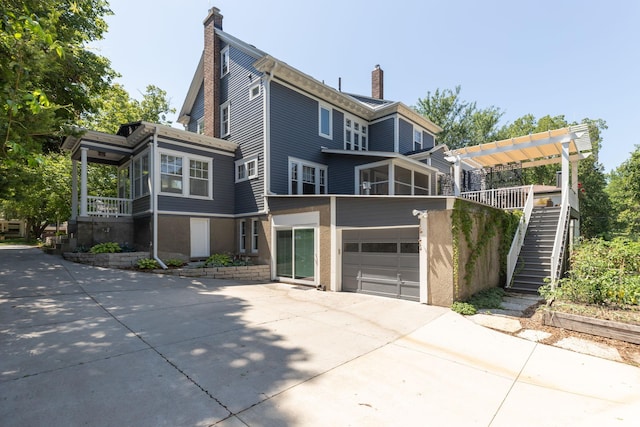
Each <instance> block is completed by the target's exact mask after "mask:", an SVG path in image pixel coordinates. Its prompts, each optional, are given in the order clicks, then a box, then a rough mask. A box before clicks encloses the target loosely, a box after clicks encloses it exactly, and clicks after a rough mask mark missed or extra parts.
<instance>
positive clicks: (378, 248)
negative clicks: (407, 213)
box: [342, 228, 420, 301]
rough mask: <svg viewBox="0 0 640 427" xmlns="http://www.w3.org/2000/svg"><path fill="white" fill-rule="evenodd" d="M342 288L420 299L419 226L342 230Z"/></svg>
mask: <svg viewBox="0 0 640 427" xmlns="http://www.w3.org/2000/svg"><path fill="white" fill-rule="evenodd" d="M342 249H343V251H342V290H343V291H347V292H362V293H367V294H375V295H382V296H387V297H392V298H403V299H408V300H414V301H419V299H420V283H419V276H420V273H419V263H418V250H419V246H418V228H398V229H384V230H379V229H377V230H366V229H364V230H363V229H361V230H345V231H343V232H342Z"/></svg>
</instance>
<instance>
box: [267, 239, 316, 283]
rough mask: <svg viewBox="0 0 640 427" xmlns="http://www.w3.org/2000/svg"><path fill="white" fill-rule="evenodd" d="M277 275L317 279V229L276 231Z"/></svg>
mask: <svg viewBox="0 0 640 427" xmlns="http://www.w3.org/2000/svg"><path fill="white" fill-rule="evenodd" d="M276 275H277V276H278V277H287V278H291V279H298V280H304V281H311V282H313V281H314V280H315V230H314V229H313V228H294V229H286V230H277V231H276Z"/></svg>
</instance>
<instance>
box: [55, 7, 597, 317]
mask: <svg viewBox="0 0 640 427" xmlns="http://www.w3.org/2000/svg"><path fill="white" fill-rule="evenodd" d="M222 22H223V17H222V15H221V13H220V11H219V10H218V9H217V8H212V9H211V10H210V11H209V14H208V16H207V18H206V19H205V21H204V34H205V37H204V39H205V43H204V50H203V54H202V57H201V59H200V62H199V64H198V66H197V68H196V71H195V74H194V76H193V79H192V81H191V84H190V87H189V90H188V93H187V95H186V98H185V101H184V104H183V106H182V108H181V110H180V113H179V119H178V121H179V122H180V123H182V124H183V125H184V128H185V130H178V129H174V128H169V127H166V126H162V125H154V124H150V123H145V122H138V123H130V124H125V125H123V126H122V127H121V128H120V130H119V132H118V133H117V134H116V135H108V134H104V133H100V132H94V131H87V132H85V133H84V134H82V135H81V136H77V137H69V138H68V139H67V140H66V141H65V143H64V148H65V149H67V150H69V151H70V152H71V155H72V159H73V160H74V162H73V165H74V173H73V176H74V186H73V194H74V201H73V209H72V211H73V218H72V221H71V223H70V229H71V230H72V232H73V233H74V238H75V239H76V241H77V244H81V245H91V244H93V243H95V242H99V241H119V242H128V243H130V244H131V245H134V246H136V247H137V248H139V249H143V250H149V251H150V253H152V255H153V256H154V257H156V258H158V259H161V258H163V257H176V256H179V257H183V258H185V259H201V258H205V257H207V256H208V255H209V254H211V253H216V252H229V253H233V254H234V255H236V256H239V257H243V258H248V259H251V260H252V261H253V262H254V263H263V264H269V265H271V275H272V278H273V279H274V280H282V281H287V282H293V283H300V284H303V285H310V286H316V287H318V288H322V289H328V290H333V291H355V292H367V293H373V294H377V295H385V296H392V297H401V298H407V299H412V300H417V301H421V302H425V303H432V304H439V305H448V304H450V303H451V302H452V301H453V300H455V299H460V298H462V297H464V296H465V295H466V294H469V293H471V292H473V291H474V290H477V289H476V288H474V287H473V286H470V287H467V288H464V289H462V288H461V287H460V286H458V285H457V284H456V283H454V282H457V281H458V280H459V278H460V277H461V276H460V274H459V271H457V270H456V268H454V267H455V266H457V265H460V264H461V263H459V262H458V261H456V260H454V257H455V256H463V255H465V254H467V255H468V253H469V252H470V251H472V250H474V248H473V245H470V244H467V245H466V246H464V245H462V246H464V247H462V246H461V247H456V246H455V245H456V243H454V242H456V241H457V240H456V238H454V236H453V233H452V219H451V218H452V214H451V213H452V211H453V210H454V209H455V206H456V200H457V198H456V197H453V196H454V194H455V195H458V196H460V195H463V192H464V190H467V189H473V190H476V188H473V185H471V184H472V181H473V180H472V179H471V177H473V176H474V175H473V174H472V173H471V169H473V168H474V167H476V166H477V165H480V167H483V168H486V167H488V166H490V165H493V163H491V162H490V161H485V160H484V157H483V158H482V159H483V160H482V161H483V162H484V163H482V164H481V163H480V161H479V160H477V158H476V157H475V156H476V154H477V153H475V154H474V153H473V152H471V151H469V152H461V151H458V152H456V151H450V150H448V148H447V147H446V146H442V145H438V144H437V134H438V132H439V131H440V130H441V129H440V128H439V127H438V126H437V125H436V124H434V123H432V122H431V121H430V120H428V119H427V118H425V117H423V116H421V115H419V114H417V113H416V112H415V111H414V110H413V109H411V108H410V107H408V106H406V105H404V104H402V103H400V102H394V101H390V100H387V99H385V98H384V73H383V70H382V69H381V68H380V67H379V66H377V65H376V66H375V67H374V69H373V71H372V73H371V87H372V90H371V94H370V95H367V96H363V95H356V94H349V93H344V92H342V91H340V90H336V89H335V88H332V87H330V86H328V85H326V84H324V83H322V82H320V81H318V80H316V79H314V78H312V77H310V76H308V75H306V74H304V73H302V72H301V71H299V70H297V69H295V68H293V67H291V66H289V65H288V64H286V63H285V62H283V61H281V60H279V59H277V58H274V57H272V56H270V55H269V54H267V53H265V52H263V51H261V50H259V49H257V48H256V47H254V46H253V45H251V44H248V43H246V42H244V41H241V40H239V39H237V38H235V37H234V36H232V35H231V34H228V33H226V32H225V31H223V26H222ZM577 134H578V133H577V131H570V132H569V133H568V134H567V135H568V136H567V135H565V136H563V137H560V139H558V138H556V139H557V141H556V139H550V138H551V137H548V138H546V137H545V138H543V139H541V141H545V142H548V143H549V144H558V143H559V144H562V143H564V141H565V139H567V138H569V141H574V140H576V139H577V138H578V136H577ZM580 135H582V134H580ZM554 138H555V137H554ZM587 139H588V135H587ZM571 147H573V148H572V149H573V152H575V151H576V147H578V144H575V143H573V144H572V145H571ZM580 147H582V145H580ZM520 148H521V147H518V148H517V150H518V153H519V152H520V151H522V150H520ZM511 149H514V144H512V146H511V148H509V147H506V148H504V150H506V151H508V150H511ZM580 150H582V148H578V149H577V151H578V153H579V152H580ZM480 154H482V155H484V154H486V153H485V152H484V151H482V152H481V153H479V154H478V155H480ZM491 155H493V157H494V158H496V157H497V156H496V155H495V153H493V154H491ZM527 156H531V155H530V154H527ZM485 157H486V156H485ZM515 158H516V157H514V155H513V154H509V155H507V156H506V163H509V162H512V161H513V159H515ZM532 158H539V156H537V157H535V156H534V157H532ZM566 160H567V161H568V159H566ZM89 162H97V163H105V164H111V165H114V166H117V167H118V174H119V175H118V176H119V189H118V190H119V197H118V198H114V199H110V198H105V197H98V196H89V195H88V193H87V188H86V185H87V184H86V182H87V178H86V174H87V166H86V165H87V163H89ZM78 165H80V174H78ZM563 168H564V164H563ZM463 171H464V172H463ZM78 175H80V178H79V180H80V188H78ZM565 176H566V177H567V179H568V177H569V174H568V173H567V174H566V175H565ZM463 178H464V179H463ZM467 178H468V179H467ZM480 187H482V186H481V185H480ZM477 189H478V190H485V189H484V188H477ZM474 194H475V193H474ZM483 194H485V195H486V193H483ZM509 194H513V195H516V196H515V197H513V200H514V201H515V203H510V204H508V205H505V204H504V203H503V204H502V205H501V206H499V207H500V208H520V209H522V208H524V204H525V200H526V199H527V194H532V192H531V191H529V192H528V193H527V189H524V188H520V187H519V188H517V189H515V190H513V191H511V192H510V193H509ZM473 197H475V196H470V198H473ZM483 197H484V196H483ZM481 199H482V198H478V200H476V201H477V202H480V203H482V202H483V200H484V199H482V200H481ZM501 200H505V198H504V197H502V198H501ZM477 205H478V206H476V207H474V208H473V210H474V212H473V214H474V215H476V216H479V217H480V216H483V215H485V213H483V211H482V209H495V208H486V207H482V206H481V205H480V204H479V203H477ZM474 221H476V222H477V221H479V220H478V219H475V220H474ZM478 224H479V223H478ZM496 239H498V240H499V236H498V237H496ZM496 239H494V240H492V242H491V243H490V245H489V249H488V250H487V253H485V254H483V255H482V256H480V257H479V259H480V261H478V264H482V265H481V266H480V267H478V268H477V269H476V270H477V271H476V270H474V271H473V272H471V276H472V277H475V278H476V279H477V280H474V282H475V283H478V284H479V285H478V286H484V287H486V286H496V285H498V284H499V281H500V268H497V267H498V266H496V265H495V264H496V263H498V262H499V259H498V253H499V250H498V245H499V243H498V241H497V240H496ZM454 249H455V250H454ZM516 256H517V254H516ZM462 264H463V266H462V267H461V268H462V269H464V268H465V267H464V262H463V263H462ZM474 286H476V285H474Z"/></svg>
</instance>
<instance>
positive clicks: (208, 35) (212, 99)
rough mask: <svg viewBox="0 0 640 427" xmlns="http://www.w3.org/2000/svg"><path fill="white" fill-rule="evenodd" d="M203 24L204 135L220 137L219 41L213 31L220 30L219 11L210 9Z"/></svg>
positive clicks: (215, 8) (213, 8)
mask: <svg viewBox="0 0 640 427" xmlns="http://www.w3.org/2000/svg"><path fill="white" fill-rule="evenodd" d="M203 24H204V58H203V61H204V64H203V74H204V134H205V135H207V136H214V137H219V136H220V39H219V38H218V37H217V36H216V32H215V29H216V28H218V29H220V30H222V15H221V14H220V9H218V8H217V7H212V8H211V9H209V14H208V15H207V17H206V19H205V20H204V22H203Z"/></svg>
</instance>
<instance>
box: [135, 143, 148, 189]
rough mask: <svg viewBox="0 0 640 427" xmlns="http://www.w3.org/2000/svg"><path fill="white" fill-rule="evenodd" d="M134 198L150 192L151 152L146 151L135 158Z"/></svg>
mask: <svg viewBox="0 0 640 427" xmlns="http://www.w3.org/2000/svg"><path fill="white" fill-rule="evenodd" d="M132 169H133V170H132V175H133V182H132V186H133V198H134V199H137V198H138V197H142V196H146V195H147V194H149V152H145V153H143V154H141V155H140V156H138V157H136V158H135V159H133V166H132Z"/></svg>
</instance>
